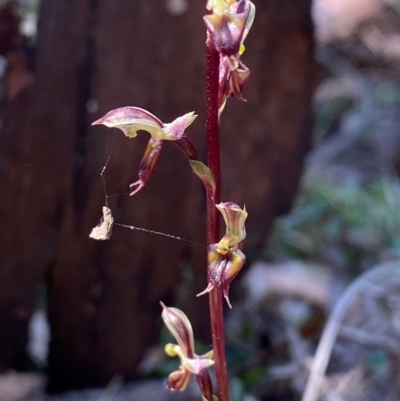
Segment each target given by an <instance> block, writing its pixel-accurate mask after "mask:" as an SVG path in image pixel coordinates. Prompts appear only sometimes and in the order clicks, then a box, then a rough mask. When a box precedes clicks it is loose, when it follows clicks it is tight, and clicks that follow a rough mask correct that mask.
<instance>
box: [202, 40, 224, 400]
mask: <svg viewBox="0 0 400 401" xmlns="http://www.w3.org/2000/svg"><path fill="white" fill-rule="evenodd" d="M218 85H219V53H218V52H217V50H216V49H215V48H214V46H213V44H212V43H211V41H207V116H206V119H207V120H206V129H207V158H208V166H209V168H210V170H211V173H212V175H213V177H214V179H215V187H216V188H215V197H214V198H213V197H212V196H210V195H209V194H208V195H207V246H209V245H210V244H213V243H216V242H218V240H219V236H220V234H219V231H220V217H219V213H218V210H217V208H216V207H215V205H216V204H218V203H219V202H220V201H221V161H220V159H221V157H220V143H219V117H218ZM209 301H210V323H211V334H212V344H213V350H214V360H215V375H216V379H217V387H218V398H219V401H229V400H230V395H229V382H228V371H227V367H226V355H225V333H224V321H223V296H222V290H220V289H217V288H214V289H213V290H212V291H211V292H210V294H209Z"/></svg>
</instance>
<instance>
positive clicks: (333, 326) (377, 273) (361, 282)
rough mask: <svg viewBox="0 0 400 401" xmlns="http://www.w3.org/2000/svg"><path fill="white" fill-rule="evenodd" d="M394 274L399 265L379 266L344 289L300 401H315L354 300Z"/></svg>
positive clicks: (317, 352)
mask: <svg viewBox="0 0 400 401" xmlns="http://www.w3.org/2000/svg"><path fill="white" fill-rule="evenodd" d="M396 273H397V274H399V273H400V264H399V263H396V262H393V263H387V264H384V265H380V266H378V267H375V268H374V269H371V270H368V271H367V272H365V273H364V274H362V275H361V276H359V277H358V278H357V279H356V280H354V281H353V283H352V284H350V286H349V287H348V288H347V289H346V291H345V292H344V294H343V295H342V296H341V298H340V299H339V301H338V303H337V304H336V305H335V307H334V309H333V311H332V314H331V315H330V317H329V319H328V322H327V324H326V326H325V328H324V331H323V333H322V336H321V340H320V342H319V344H318V348H317V351H316V353H315V357H314V359H313V361H312V365H311V370H310V376H309V379H308V382H307V386H306V390H305V392H304V396H303V398H302V401H316V400H317V398H318V395H319V392H320V387H321V383H322V381H323V378H324V375H325V371H326V367H327V366H328V362H329V358H330V356H331V353H332V349H333V346H334V344H335V341H336V337H337V335H338V333H339V330H340V326H341V324H342V320H343V317H344V316H345V314H346V312H347V309H348V307H349V306H350V304H351V303H352V302H353V300H354V298H355V297H356V296H357V295H358V293H359V292H360V291H361V290H362V289H363V287H365V286H366V285H368V284H370V282H374V281H376V280H378V279H380V278H383V277H385V276H388V275H390V274H392V275H393V274H396Z"/></svg>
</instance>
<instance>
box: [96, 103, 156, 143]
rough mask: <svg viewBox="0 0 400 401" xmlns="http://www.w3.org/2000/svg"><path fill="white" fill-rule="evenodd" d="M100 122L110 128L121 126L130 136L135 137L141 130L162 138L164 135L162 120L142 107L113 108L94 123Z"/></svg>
mask: <svg viewBox="0 0 400 401" xmlns="http://www.w3.org/2000/svg"><path fill="white" fill-rule="evenodd" d="M99 124H102V125H105V126H106V127H109V128H119V129H120V130H121V131H123V133H124V134H125V135H126V136H127V137H129V138H134V137H135V136H136V135H137V132H138V131H141V130H142V131H147V132H148V133H150V135H151V136H153V137H155V138H158V139H162V137H163V135H164V133H163V123H162V121H161V120H160V119H158V118H157V117H156V116H155V115H153V114H151V113H150V112H148V111H147V110H144V109H141V108H140V107H133V106H132V107H131V106H128V107H121V108H119V109H115V110H111V111H109V112H108V113H107V114H106V115H105V116H103V117H102V118H100V119H98V120H96V121H95V122H94V123H92V125H99Z"/></svg>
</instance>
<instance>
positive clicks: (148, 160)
mask: <svg viewBox="0 0 400 401" xmlns="http://www.w3.org/2000/svg"><path fill="white" fill-rule="evenodd" d="M163 144H164V141H161V140H159V139H155V138H154V137H151V138H150V140H149V142H148V144H147V146H146V150H145V151H144V155H143V157H142V160H141V162H140V165H139V179H138V180H137V181H135V182H133V183H132V184H130V185H129V188H130V189H131V191H132V192H131V193H130V194H129V196H133V195H135V194H137V193H138V192H139V191H140V190H141V189H142V188H143V187H144V186H145V185H146V183H147V182H148V181H149V179H150V177H151V176H152V174H153V172H154V170H155V168H156V165H157V161H158V158H159V157H160V154H161V150H162V147H163Z"/></svg>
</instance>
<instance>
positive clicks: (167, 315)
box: [160, 302, 194, 358]
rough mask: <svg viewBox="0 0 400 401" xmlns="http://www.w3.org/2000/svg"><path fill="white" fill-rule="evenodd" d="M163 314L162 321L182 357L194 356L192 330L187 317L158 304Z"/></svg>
mask: <svg viewBox="0 0 400 401" xmlns="http://www.w3.org/2000/svg"><path fill="white" fill-rule="evenodd" d="M160 304H161V306H162V308H163V312H162V315H161V317H162V319H163V321H164V323H165V325H166V326H167V328H168V330H169V331H170V332H171V334H172V335H173V336H174V338H175V340H176V341H177V343H178V345H179V347H180V349H181V350H182V353H183V355H184V356H185V357H186V358H193V356H194V340H193V330H192V325H191V324H190V321H189V319H188V318H187V316H186V315H185V314H184V313H183V312H182V311H181V310H179V309H177V308H169V307H167V306H165V305H164V304H163V303H162V302H160Z"/></svg>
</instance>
